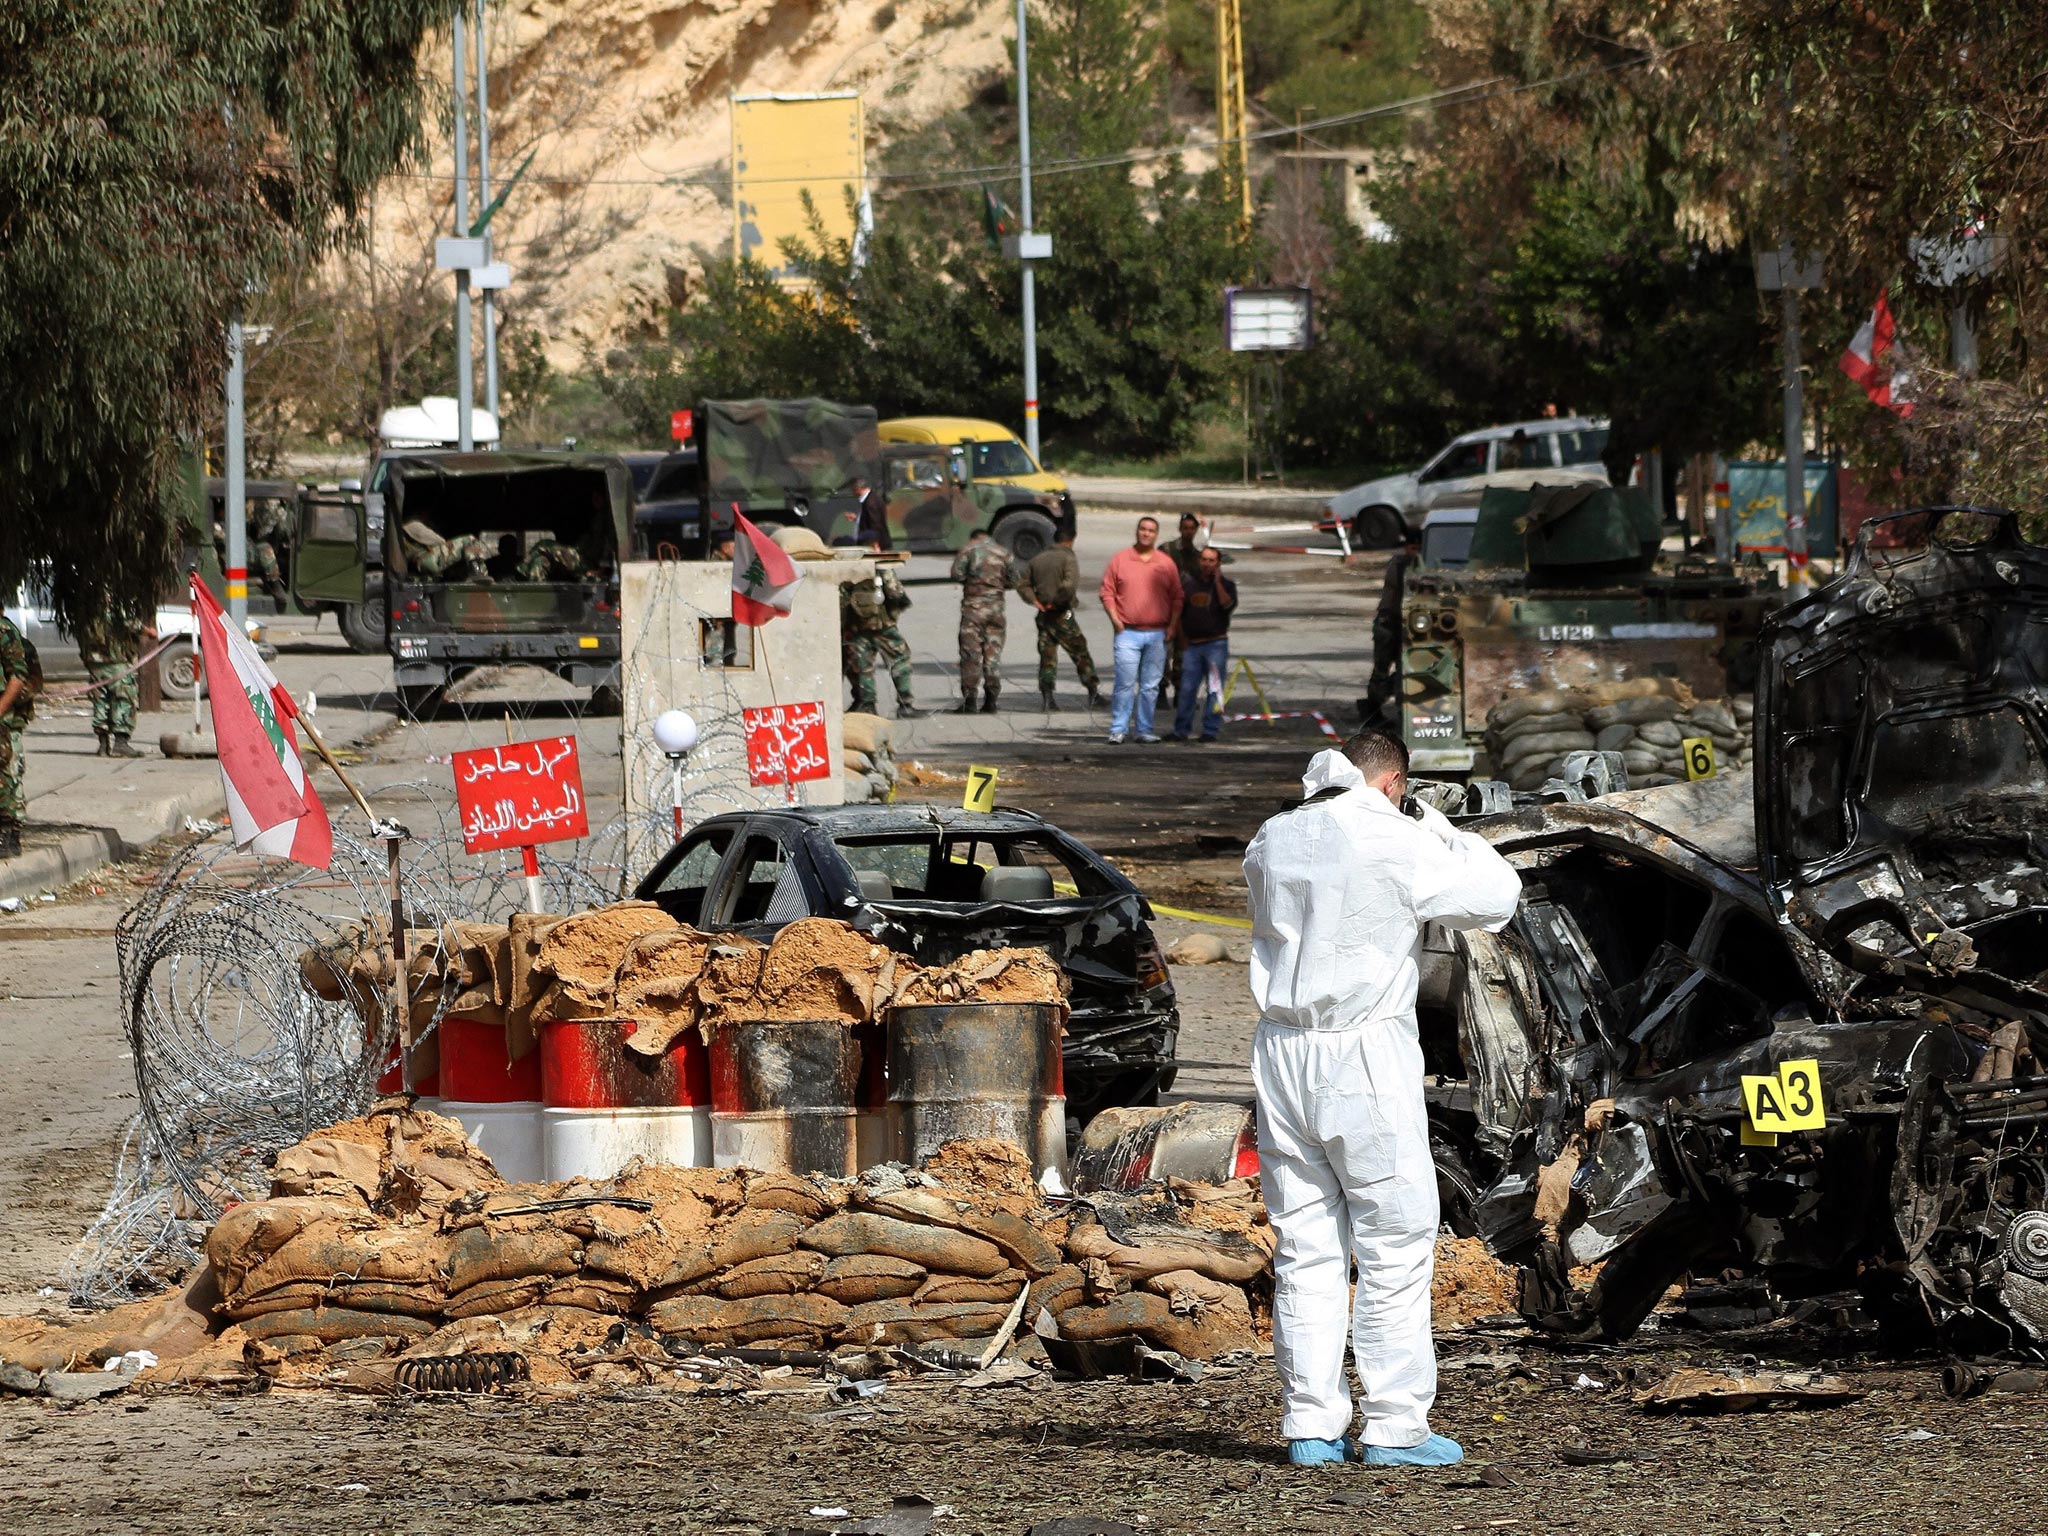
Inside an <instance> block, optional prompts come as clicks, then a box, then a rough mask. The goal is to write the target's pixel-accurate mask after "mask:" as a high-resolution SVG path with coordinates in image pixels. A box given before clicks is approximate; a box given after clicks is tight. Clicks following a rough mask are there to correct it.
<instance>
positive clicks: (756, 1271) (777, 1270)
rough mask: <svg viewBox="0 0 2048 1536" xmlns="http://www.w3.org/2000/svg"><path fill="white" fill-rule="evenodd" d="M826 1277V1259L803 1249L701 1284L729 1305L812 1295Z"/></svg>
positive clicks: (753, 1262)
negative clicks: (757, 1298)
mask: <svg viewBox="0 0 2048 1536" xmlns="http://www.w3.org/2000/svg"><path fill="white" fill-rule="evenodd" d="M824 1273H825V1255H823V1254H822V1253H812V1252H811V1251H810V1250H809V1249H805V1248H799V1249H797V1250H796V1251H795V1252H793V1253H778V1254H774V1255H771V1256H770V1257H768V1258H765V1259H753V1260H750V1261H748V1262H747V1263H745V1264H739V1265H735V1266H734V1267H733V1268H731V1269H728V1270H724V1271H722V1272H720V1273H719V1274H717V1275H715V1276H713V1277H712V1278H711V1280H709V1281H700V1282H698V1284H699V1288H703V1287H704V1286H706V1285H708V1286H709V1287H710V1289H712V1290H714V1291H715V1292H716V1293H717V1294H718V1295H720V1296H723V1297H725V1298H726V1299H727V1300H728V1301H744V1300H745V1299H746V1298H747V1297H749V1296H789V1295H793V1294H794V1293H796V1292H797V1291H808V1290H810V1289H811V1288H812V1287H813V1286H814V1285H816V1284H817V1282H818V1281H819V1280H820V1279H822V1278H823V1276H824Z"/></svg>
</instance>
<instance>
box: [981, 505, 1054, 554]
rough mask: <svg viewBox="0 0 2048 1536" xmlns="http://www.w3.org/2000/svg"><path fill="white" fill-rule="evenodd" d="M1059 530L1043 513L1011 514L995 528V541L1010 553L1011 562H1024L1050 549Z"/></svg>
mask: <svg viewBox="0 0 2048 1536" xmlns="http://www.w3.org/2000/svg"><path fill="white" fill-rule="evenodd" d="M1058 531H1059V530H1058V529H1057V528H1056V527H1055V526H1054V524H1053V520H1052V519H1051V518H1050V517H1048V516H1047V515H1046V514H1045V513H1043V512H1037V511H1031V512H1011V513H1009V514H1007V515H1006V516H1005V517H1004V518H1003V520H1002V521H1001V522H999V523H997V524H996V526H995V541H996V542H997V543H998V544H1000V545H1002V546H1003V548H1005V549H1007V550H1008V551H1009V552H1010V558H1011V559H1012V560H1018V561H1026V560H1031V559H1033V558H1035V557H1037V556H1039V555H1042V554H1044V553H1045V552H1046V551H1047V550H1048V549H1051V548H1052V541H1053V535H1054V534H1055V533H1057V532H1058Z"/></svg>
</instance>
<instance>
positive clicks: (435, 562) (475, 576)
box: [403, 519, 491, 581]
mask: <svg viewBox="0 0 2048 1536" xmlns="http://www.w3.org/2000/svg"><path fill="white" fill-rule="evenodd" d="M403 532H404V534H405V563H406V564H407V565H408V566H410V567H411V568H412V573H413V575H415V576H417V577H419V578H420V579H421V580H422V581H436V580H439V581H489V580H490V579H491V569H490V563H491V547H490V546H489V545H488V544H486V543H485V542H484V541H483V540H482V539H480V538H478V537H477V536H476V535H475V534H473V533H471V534H464V535H463V536H462V537H461V538H459V539H444V538H442V537H441V535H440V534H438V533H436V532H435V531H434V530H433V529H431V528H429V527H428V526H427V525H426V524H425V523H422V522H419V521H418V520H417V519H415V520H414V521H413V522H410V523H407V524H406V525H405V528H404V529H403Z"/></svg>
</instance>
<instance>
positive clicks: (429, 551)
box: [293, 453, 632, 718]
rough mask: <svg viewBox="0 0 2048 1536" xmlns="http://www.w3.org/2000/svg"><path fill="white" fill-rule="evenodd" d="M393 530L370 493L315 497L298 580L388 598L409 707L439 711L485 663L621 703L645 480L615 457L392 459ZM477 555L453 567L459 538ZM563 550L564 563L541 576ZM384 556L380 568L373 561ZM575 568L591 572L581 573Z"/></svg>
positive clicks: (388, 495)
mask: <svg viewBox="0 0 2048 1536" xmlns="http://www.w3.org/2000/svg"><path fill="white" fill-rule="evenodd" d="M379 462H380V468H381V480H382V489H381V492H380V493H379V494H380V499H381V511H382V512H383V517H382V518H381V520H380V521H381V529H380V538H379V539H378V541H377V543H376V544H375V545H373V544H372V542H371V535H370V531H369V519H368V516H367V509H366V506H365V502H366V500H367V498H365V497H362V496H353V495H350V494H348V493H335V494H333V495H331V496H322V495H319V494H317V493H316V494H313V495H309V496H308V497H307V498H305V499H304V500H303V501H302V506H303V507H304V508H305V509H306V510H305V512H304V513H303V515H302V518H301V522H300V527H299V546H298V558H297V559H296V560H295V561H294V565H293V575H294V581H295V583H296V584H298V586H299V587H300V589H301V593H300V595H301V601H304V600H305V598H306V594H305V592H304V590H303V588H304V586H305V585H306V584H308V583H317V587H318V590H319V591H320V592H322V593H326V594H334V593H338V592H341V591H343V590H344V589H351V590H353V591H354V592H355V593H356V594H357V595H358V597H359V598H363V599H367V598H368V597H369V596H370V595H371V588H372V586H374V588H375V591H376V592H379V593H381V600H380V601H379V602H378V604H377V607H376V609H375V610H374V621H375V623H376V625H377V627H378V628H379V629H380V630H381V632H382V638H383V648H384V649H385V650H386V651H387V652H388V653H389V655H390V657H391V664H392V677H393V681H394V682H395V683H396V685H397V688H398V695H399V701H400V703H401V704H402V705H403V706H404V708H405V710H406V712H407V713H408V714H410V715H412V716H413V717H414V718H422V717H425V716H427V715H430V714H431V713H432V712H433V710H434V708H435V706H436V705H437V704H438V703H439V702H440V699H441V696H442V694H443V692H444V691H445V690H446V689H447V687H448V685H449V684H450V683H452V682H454V681H456V680H457V679H458V678H460V677H462V676H463V675H464V674H466V673H469V672H473V671H475V670H477V669H478V668H480V667H486V666H497V665H508V664H515V663H523V664H525V665H528V666H537V667H541V668H544V669H546V670H548V671H550V672H553V673H554V674H555V675H556V676H558V677H561V678H562V679H564V680H565V681H567V682H570V683H574V684H577V685H579V686H582V687H587V688H589V689H591V690H592V702H593V703H594V704H596V705H597V706H598V707H599V708H606V707H613V708H615V707H616V706H617V702H618V670H619V559H620V552H621V551H622V550H627V549H630V547H631V546H630V543H629V538H630V526H629V520H630V517H631V511H632V480H631V477H630V475H629V474H628V472H627V469H626V466H625V464H624V463H623V462H622V461H621V460H619V459H618V458H616V457H612V456H609V455H605V454H579V453H433V454H418V455H405V454H393V455H380V460H379ZM467 540H473V541H475V542H474V543H473V544H468V545H465V546H464V547H465V548H466V549H468V550H470V551H472V552H473V557H467V558H462V559H458V560H454V561H449V562H447V563H446V564H445V566H444V565H443V559H442V557H441V556H437V555H436V554H434V553H433V552H434V551H437V550H442V548H443V546H447V545H453V544H455V543H456V542H457V541H467ZM551 549H559V550H560V551H562V552H563V553H562V559H561V562H558V563H557V565H556V567H555V568H554V569H552V570H549V571H546V572H544V573H540V574H538V575H536V569H535V566H534V565H533V564H532V562H535V561H540V560H545V557H546V556H547V555H548V553H549V552H550V550H551ZM373 561H375V562H377V563H376V564H375V565H374V566H373V564H372V562H373ZM569 566H574V567H577V568H576V569H574V570H571V569H569V568H568V567H569Z"/></svg>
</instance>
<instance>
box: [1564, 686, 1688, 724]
mask: <svg viewBox="0 0 2048 1536" xmlns="http://www.w3.org/2000/svg"><path fill="white" fill-rule="evenodd" d="M1678 713H1679V703H1678V700H1676V699H1670V698H1665V697H1664V696H1663V695H1661V694H1659V695H1656V696H1654V697H1651V698H1643V699H1620V700H1617V701H1616V702H1615V703H1612V704H1598V705H1595V706H1594V707H1593V708H1591V709H1589V710H1587V711H1586V724H1587V725H1589V726H1591V727H1592V728H1593V729H1594V730H1596V731H1598V730H1604V729H1605V728H1606V727H1608V726H1610V725H1643V724H1646V723H1647V722H1649V721H1651V720H1676V719H1677V718H1678Z"/></svg>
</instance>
